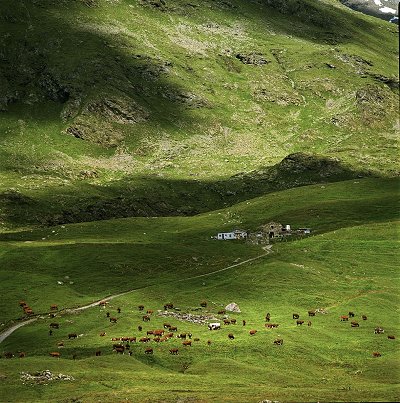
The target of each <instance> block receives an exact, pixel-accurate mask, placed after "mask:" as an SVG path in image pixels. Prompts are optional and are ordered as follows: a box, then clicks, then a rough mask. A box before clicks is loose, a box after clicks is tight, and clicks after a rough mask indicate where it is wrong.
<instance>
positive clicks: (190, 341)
mask: <svg viewBox="0 0 400 403" xmlns="http://www.w3.org/2000/svg"><path fill="white" fill-rule="evenodd" d="M182 344H183V345H184V346H185V347H187V346H191V345H192V340H185V341H184V342H182Z"/></svg>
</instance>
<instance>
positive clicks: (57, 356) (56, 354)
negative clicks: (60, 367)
mask: <svg viewBox="0 0 400 403" xmlns="http://www.w3.org/2000/svg"><path fill="white" fill-rule="evenodd" d="M49 354H50V356H51V357H56V358H60V356H61V354H60V353H59V352H58V351H53V352H51V353H49Z"/></svg>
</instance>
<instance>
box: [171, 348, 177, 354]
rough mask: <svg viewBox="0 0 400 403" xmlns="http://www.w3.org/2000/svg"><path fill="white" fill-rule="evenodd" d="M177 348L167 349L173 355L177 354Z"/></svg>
mask: <svg viewBox="0 0 400 403" xmlns="http://www.w3.org/2000/svg"><path fill="white" fill-rule="evenodd" d="M178 351H179V350H178V349H177V348H171V350H169V353H170V354H173V355H177V354H178Z"/></svg>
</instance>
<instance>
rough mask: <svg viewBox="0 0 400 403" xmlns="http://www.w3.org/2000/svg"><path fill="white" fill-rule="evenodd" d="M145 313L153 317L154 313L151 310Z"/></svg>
mask: <svg viewBox="0 0 400 403" xmlns="http://www.w3.org/2000/svg"><path fill="white" fill-rule="evenodd" d="M146 313H147V315H153V313H154V311H153V310H152V309H148V310H147V312H146Z"/></svg>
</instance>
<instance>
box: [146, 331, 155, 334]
mask: <svg viewBox="0 0 400 403" xmlns="http://www.w3.org/2000/svg"><path fill="white" fill-rule="evenodd" d="M146 334H147V335H150V334H154V330H148V331H147V332H146Z"/></svg>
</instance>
